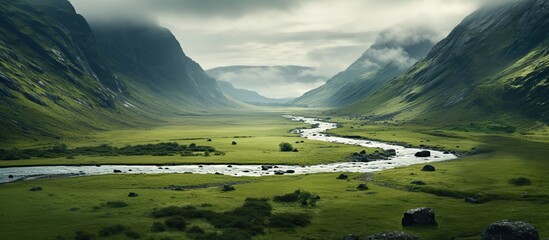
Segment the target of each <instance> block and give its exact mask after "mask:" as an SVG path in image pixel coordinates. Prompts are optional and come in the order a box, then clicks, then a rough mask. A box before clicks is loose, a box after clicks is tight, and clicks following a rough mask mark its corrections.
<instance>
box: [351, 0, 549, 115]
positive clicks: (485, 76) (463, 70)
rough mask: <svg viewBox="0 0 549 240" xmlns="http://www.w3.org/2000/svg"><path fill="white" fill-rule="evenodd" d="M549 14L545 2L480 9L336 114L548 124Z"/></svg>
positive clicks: (532, 1) (548, 3) (533, 1)
mask: <svg viewBox="0 0 549 240" xmlns="http://www.w3.org/2000/svg"><path fill="white" fill-rule="evenodd" d="M548 9H549V2H547V1H544V0H527V1H511V2H508V3H506V4H498V5H490V6H488V7H486V8H482V9H479V10H478V11H476V12H474V13H472V14H471V15H469V16H468V17H466V18H465V19H464V20H463V21H462V22H461V23H460V24H459V25H458V26H456V27H455V28H454V30H453V31H452V32H451V33H450V34H449V35H448V37H447V38H445V39H444V40H442V41H440V42H439V43H438V44H437V45H436V46H434V47H433V48H432V50H431V51H430V52H429V54H428V55H427V57H426V58H425V59H423V60H421V61H420V62H418V63H417V64H415V65H414V66H413V67H412V68H411V69H410V70H408V71H407V72H406V73H405V74H402V75H401V76H399V77H398V78H397V79H395V80H394V81H392V82H391V84H389V85H387V86H385V87H384V88H383V89H381V90H380V91H378V92H376V93H375V94H373V95H370V96H368V97H366V98H365V99H363V100H362V101H361V102H359V103H356V104H354V105H351V106H349V107H346V108H344V109H343V110H342V111H341V113H351V112H353V113H355V114H372V113H375V114H376V115H381V116H384V115H385V116H395V117H399V118H403V119H415V118H419V117H432V118H448V119H447V121H449V122H451V121H459V119H470V118H473V117H476V118H490V117H494V116H499V117H500V118H514V119H521V118H533V119H537V120H540V121H545V122H547V121H549V109H548V108H547V104H549V98H548V97H549V92H548V91H549V87H547V79H548V72H549V70H548V68H549V60H548V57H549V55H548V54H547V49H549V41H548V39H549V32H548V31H547V29H549V11H548Z"/></svg>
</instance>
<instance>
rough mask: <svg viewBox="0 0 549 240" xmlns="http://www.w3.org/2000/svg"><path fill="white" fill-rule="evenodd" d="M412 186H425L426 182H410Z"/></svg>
mask: <svg viewBox="0 0 549 240" xmlns="http://www.w3.org/2000/svg"><path fill="white" fill-rule="evenodd" d="M410 183H411V184H414V185H425V182H423V181H419V180H415V181H412V182H410Z"/></svg>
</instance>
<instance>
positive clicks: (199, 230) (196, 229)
mask: <svg viewBox="0 0 549 240" xmlns="http://www.w3.org/2000/svg"><path fill="white" fill-rule="evenodd" d="M187 232H188V233H197V234H202V233H205V231H204V229H202V228H201V227H199V226H192V227H190V228H189V229H187Z"/></svg>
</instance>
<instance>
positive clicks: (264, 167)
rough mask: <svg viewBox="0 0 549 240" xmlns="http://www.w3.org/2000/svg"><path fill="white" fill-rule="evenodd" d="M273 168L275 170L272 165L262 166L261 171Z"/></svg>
mask: <svg viewBox="0 0 549 240" xmlns="http://www.w3.org/2000/svg"><path fill="white" fill-rule="evenodd" d="M271 168H273V166H271V165H261V170H263V171H267V170H269V169H271Z"/></svg>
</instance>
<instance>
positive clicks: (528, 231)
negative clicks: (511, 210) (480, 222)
mask: <svg viewBox="0 0 549 240" xmlns="http://www.w3.org/2000/svg"><path fill="white" fill-rule="evenodd" d="M517 239H520V240H539V239H540V238H539V234H538V232H537V231H536V229H535V228H534V226H532V225H531V224H530V223H527V222H522V221H516V222H511V221H509V220H502V221H499V222H495V223H492V224H490V225H488V228H487V229H486V231H485V232H484V234H482V240H517Z"/></svg>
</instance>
